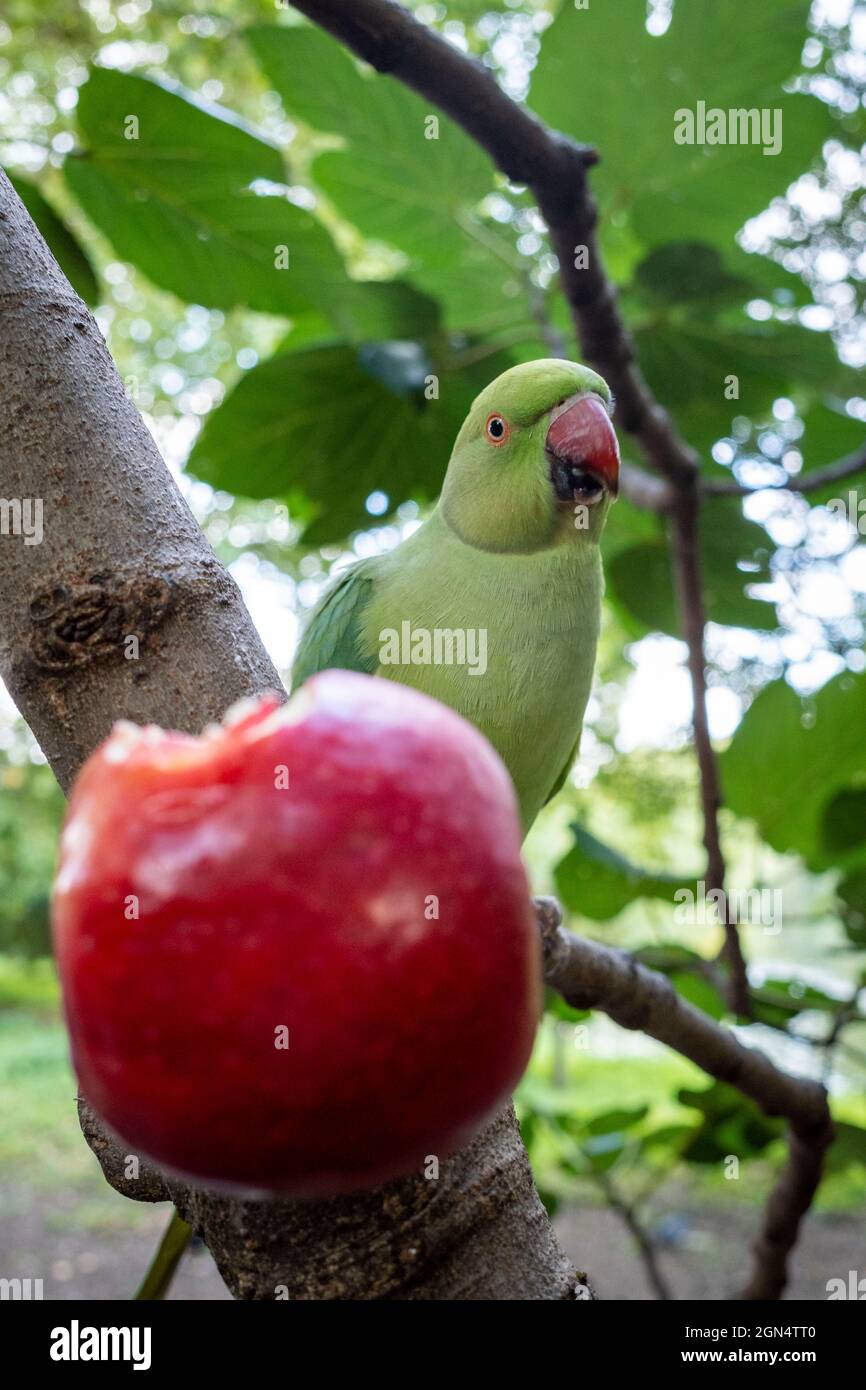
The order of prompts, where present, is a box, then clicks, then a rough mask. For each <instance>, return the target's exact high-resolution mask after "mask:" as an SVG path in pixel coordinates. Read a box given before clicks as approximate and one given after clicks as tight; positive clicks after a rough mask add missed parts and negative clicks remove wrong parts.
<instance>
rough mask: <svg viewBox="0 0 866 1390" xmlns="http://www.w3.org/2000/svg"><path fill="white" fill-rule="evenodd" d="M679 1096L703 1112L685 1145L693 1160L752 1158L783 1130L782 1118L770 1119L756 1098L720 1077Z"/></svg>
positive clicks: (721, 1160) (685, 1102)
mask: <svg viewBox="0 0 866 1390" xmlns="http://www.w3.org/2000/svg"><path fill="white" fill-rule="evenodd" d="M677 1099H678V1100H679V1101H680V1103H681V1104H682V1105H686V1106H689V1107H691V1108H693V1109H695V1110H699V1111H700V1112H701V1116H702V1120H701V1124H700V1125H699V1126H698V1128H697V1129H696V1130H695V1132H694V1135H693V1137H692V1139H691V1140H689V1142H688V1143H687V1144H686V1145H685V1147H684V1149H683V1157H684V1158H687V1159H688V1160H689V1162H690V1163H722V1162H724V1160H725V1159H726V1158H728V1157H729V1156H730V1155H731V1154H734V1155H736V1157H737V1158H739V1159H741V1160H742V1159H747V1158H752V1157H755V1156H756V1155H758V1154H760V1153H761V1152H763V1150H764V1149H766V1148H767V1146H768V1145H769V1144H771V1143H772V1142H773V1141H774V1140H775V1139H777V1138H778V1137H779V1135H780V1134H781V1133H782V1129H783V1126H782V1124H781V1122H780V1121H778V1120H769V1119H767V1117H766V1116H765V1115H764V1114H763V1112H762V1111H761V1110H759V1108H758V1106H757V1105H755V1104H754V1102H753V1101H751V1100H747V1099H746V1097H745V1096H744V1095H742V1094H741V1093H740V1092H739V1091H737V1090H735V1089H734V1087H733V1086H727V1085H725V1084H724V1083H722V1082H720V1081H717V1082H715V1083H714V1084H713V1085H712V1086H710V1087H708V1088H707V1089H706V1090H704V1091H692V1090H681V1091H680V1092H679V1093H678V1096H677Z"/></svg>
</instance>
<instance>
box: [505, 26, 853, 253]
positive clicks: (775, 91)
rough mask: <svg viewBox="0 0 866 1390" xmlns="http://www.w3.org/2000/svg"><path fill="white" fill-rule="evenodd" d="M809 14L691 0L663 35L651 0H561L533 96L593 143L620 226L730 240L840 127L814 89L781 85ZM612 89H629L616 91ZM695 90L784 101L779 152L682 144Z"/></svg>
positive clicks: (553, 119) (713, 103)
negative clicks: (682, 124)
mask: <svg viewBox="0 0 866 1390" xmlns="http://www.w3.org/2000/svg"><path fill="white" fill-rule="evenodd" d="M808 14H809V2H808V0H764V3H762V4H760V5H751V6H746V7H744V6H743V5H742V3H741V0H688V4H679V5H675V6H674V11H673V18H672V21H671V24H670V27H669V29H668V30H667V32H666V33H665V34H664V35H662V36H660V37H659V36H652V35H650V34H649V33H648V32H647V29H646V17H647V6H646V3H645V0H617V3H616V4H615V5H592V6H590V7H589V8H588V9H586V10H577V9H575V8H574V6H572V5H563V6H562V8H561V9H560V11H559V14H558V16H557V18H556V20H555V21H554V23H553V24H552V25H551V26H550V28H549V29H547V30H545V32H544V35H543V38H542V43H541V54H540V57H539V61H538V65H537V67H536V69H535V72H534V73H533V77H532V86H531V90H530V97H529V101H530V105H531V106H532V107H533V108H534V109H535V110H536V111H537V112H538V114H539V115H540V116H541V117H542V118H543V119H544V120H546V121H548V122H549V123H550V124H552V125H553V126H555V127H557V128H559V129H560V130H564V131H566V132H567V133H568V134H570V135H572V136H575V137H576V138H578V139H580V140H583V141H586V142H588V143H590V144H595V145H596V146H597V147H598V148H599V150H600V151H601V154H602V156H603V159H602V163H601V165H600V166H599V168H598V169H596V170H593V175H592V178H593V186H594V188H595V190H596V193H597V196H598V199H599V204H600V206H601V208H602V209H603V210H604V211H605V213H606V215H607V216H608V217H609V218H615V222H614V224H613V228H612V230H613V231H614V232H615V233H616V234H617V235H618V236H619V237H620V238H626V237H627V236H628V233H629V232H631V233H632V234H636V236H637V237H638V238H639V239H640V240H641V241H643V242H644V244H645V245H648V246H652V245H660V244H662V243H664V242H667V241H671V240H674V239H676V240H685V239H689V240H690V239H695V240H699V241H703V242H711V243H714V244H715V245H723V244H724V243H726V242H727V241H728V240H729V239H730V238H731V237H732V235H733V233H734V232H735V231H736V230H737V229H738V228H739V227H741V226H742V224H743V223H744V222H745V221H746V220H747V218H749V217H751V216H753V215H754V214H756V213H758V212H760V211H762V209H763V208H765V207H766V206H767V204H768V203H769V202H770V200H771V198H772V197H773V196H774V195H777V194H778V195H781V194H783V193H784V192H785V190H786V188H787V186H788V184H789V183H791V182H792V180H793V179H794V178H795V177H796V176H797V175H798V174H800V173H802V172H803V171H804V170H805V169H807V168H808V166H809V163H810V161H811V160H812V158H813V157H815V156H816V155H817V154H818V153H819V152H820V149H821V144H822V142H823V140H824V139H826V138H827V136H828V133H829V132H830V131H831V130H832V129H833V124H832V119H831V117H830V115H829V113H828V110H827V108H826V107H824V106H823V105H822V104H821V103H820V102H819V101H817V100H816V99H814V98H812V97H808V96H804V95H800V94H796V93H795V94H786V93H784V92H783V90H782V84H783V82H785V81H786V79H788V78H789V77H791V76H792V74H793V73H794V72H795V71H796V70H797V69H798V68H799V63H800V53H801V49H802V46H803V41H804V39H805V37H806V21H807V18H808ZM614 90H615V91H617V92H619V93H620V94H622V93H625V92H627V93H628V100H622V99H619V100H611V93H612V91H614ZM698 102H703V103H704V104H705V106H706V107H707V108H711V107H716V108H722V109H724V110H725V111H728V110H730V109H746V110H750V109H758V110H760V109H762V108H766V109H767V110H768V111H772V110H774V109H779V110H780V111H781V112H782V131H783V141H782V149H781V151H780V152H779V153H778V154H776V155H774V156H767V155H764V153H763V148H762V146H761V145H760V144H726V145H710V144H692V145H686V144H677V143H676V141H675V139H674V132H675V128H676V124H677V120H676V113H677V111H679V110H681V109H684V108H685V109H689V110H691V111H696V110H697V105H698ZM638 111H639V112H640V119H639V120H636V119H635V112H638Z"/></svg>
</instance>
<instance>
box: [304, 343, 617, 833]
mask: <svg viewBox="0 0 866 1390" xmlns="http://www.w3.org/2000/svg"><path fill="white" fill-rule="evenodd" d="M610 411H611V396H610V391H609V390H608V387H607V385H606V383H605V382H604V381H603V380H602V378H601V377H600V376H598V375H597V374H596V373H595V372H593V371H590V370H589V368H587V367H583V366H580V365H579V364H578V363H576V362H568V361H563V360H560V359H557V358H550V359H543V360H540V361H537V362H527V363H524V364H522V365H521V366H517V367H512V368H510V369H509V370H508V371H506V372H503V374H502V375H501V376H499V377H497V379H496V380H495V381H493V382H492V383H491V384H490V385H489V386H488V387H486V388H485V390H483V391H482V392H481V394H480V395H479V396H478V397H477V399H476V400H475V402H474V403H473V405H472V408H471V410H470V411H469V414H468V416H467V417H466V420H465V421H464V423H463V425H462V427H461V429H460V431H459V433H458V435H457V439H456V441H455V444H454V449H453V452H452V454H451V459H450V462H449V464H448V470H447V473H446V475H445V481H444V483H443V486H442V493H441V496H440V498H439V502H438V503H437V505H436V507H435V508H434V509H433V511H432V513H431V514H430V516H429V517H428V518H427V520H426V521H425V522H424V523H423V525H421V526H420V527H419V528H418V529H417V530H416V531H415V532H414V533H413V534H412V535H410V536H409V537H407V539H406V540H404V541H403V542H402V544H401V545H400V546H398V547H397V548H396V549H395V550H393V551H390V552H388V553H386V554H383V555H378V556H376V557H375V558H372V559H368V560H362V561H361V562H360V563H358V564H355V565H353V566H352V567H351V568H350V569H348V570H346V571H345V572H344V573H343V574H341V575H340V578H339V580H338V581H337V583H336V584H335V585H334V586H333V587H332V588H331V589H330V591H329V592H327V593H326V594H325V596H324V598H323V599H322V600H321V602H320V603H319V605H318V607H317V608H316V609H315V610H314V612H313V614H312V617H311V619H310V622H309V625H308V626H307V629H306V631H305V633H304V635H303V637H302V639H301V643H300V646H299V649H298V653H297V657H296V660H295V665H294V671H293V682H292V685H293V689H296V688H297V687H298V686H300V685H302V684H303V682H304V681H305V680H306V679H307V678H308V677H309V676H311V675H313V674H314V673H315V672H316V671H321V670H324V669H326V668H328V667H342V668H344V669H348V670H355V671H365V672H368V673H369V674H371V675H373V674H374V675H378V676H385V677H388V678H389V679H391V680H395V681H401V682H402V683H403V684H405V685H411V686H414V687H415V689H417V690H421V691H424V692H425V693H426V694H428V695H432V696H433V697H435V698H436V699H438V700H441V701H442V702H443V703H444V704H446V705H450V706H451V707H452V708H453V709H455V710H457V711H458V712H459V713H460V714H462V715H463V716H464V718H466V719H468V720H470V721H471V722H472V723H473V724H475V725H476V726H477V727H478V728H479V729H480V730H481V731H482V733H483V734H485V736H486V737H487V738H488V739H489V741H490V742H491V743H492V744H493V746H494V748H495V749H496V750H497V751H498V753H499V755H500V757H501V758H502V759H503V761H504V763H505V765H506V767H507V768H508V771H509V772H510V774H511V778H512V781H513V782H514V786H515V790H516V792H517V798H518V802H519V805H520V814H521V818H522V821H523V826H524V830H525V831H526V830H528V829H529V827H530V826H531V824H532V822H533V820H534V819H535V817H536V815H537V814H538V812H539V810H540V809H541V807H542V806H543V805H544V804H545V803H546V802H547V801H548V800H549V799H550V797H551V796H552V795H553V794H554V793H555V792H556V791H558V790H559V788H560V787H561V786H562V784H563V782H564V781H565V779H566V777H567V775H568V771H569V769H570V767H571V764H572V762H573V760H574V758H575V755H576V753H577V747H578V743H579V741H580V733H581V726H582V723H583V716H584V711H585V709H586V703H587V700H588V698H589V693H590V686H591V683H592V673H593V666H594V663H595V651H596V643H597V639H598V631H599V623H600V616H601V597H602V590H603V578H602V567H601V558H600V553H599V538H600V536H601V532H602V528H603V526H604V521H605V516H606V514H607V511H608V509H609V506H610V503H611V500H612V499H613V498H614V497H615V496H616V493H617V490H618V485H619V449H618V446H617V440H616V435H615V433H614V429H613V426H612V424H611V421H610Z"/></svg>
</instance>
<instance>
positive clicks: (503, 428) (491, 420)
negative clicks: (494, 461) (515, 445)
mask: <svg viewBox="0 0 866 1390" xmlns="http://www.w3.org/2000/svg"><path fill="white" fill-rule="evenodd" d="M485 433H486V435H487V438H488V439H489V440H490V443H491V444H504V443H505V442H506V440H507V439H508V436H509V434H510V433H511V427H510V426H509V424H508V421H507V420H503V418H502V416H501V415H488V417H487V425H486V426H485Z"/></svg>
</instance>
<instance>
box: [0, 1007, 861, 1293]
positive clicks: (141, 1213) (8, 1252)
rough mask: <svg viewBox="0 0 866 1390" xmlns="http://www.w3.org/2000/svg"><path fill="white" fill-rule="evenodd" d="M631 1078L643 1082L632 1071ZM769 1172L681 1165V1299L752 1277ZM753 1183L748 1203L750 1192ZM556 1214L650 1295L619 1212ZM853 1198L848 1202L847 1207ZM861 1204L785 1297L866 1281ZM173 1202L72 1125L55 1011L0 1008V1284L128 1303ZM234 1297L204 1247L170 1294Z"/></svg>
mask: <svg viewBox="0 0 866 1390" xmlns="http://www.w3.org/2000/svg"><path fill="white" fill-rule="evenodd" d="M629 1079H630V1082H631V1083H632V1084H636V1083H639V1084H640V1085H644V1084H645V1083H644V1081H643V1079H642V1075H641V1072H640V1069H639V1068H637V1067H636V1066H635V1064H632V1066H631V1068H630V1077H629ZM771 1178H772V1173H771V1172H770V1171H769V1169H768V1170H767V1171H766V1172H756V1173H755V1174H754V1178H753V1180H752V1181H750V1182H749V1183H748V1184H747V1185H743V1187H742V1188H740V1193H738V1194H735V1193H733V1192H732V1185H731V1184H724V1183H716V1184H715V1185H713V1183H712V1182H708V1181H707V1178H706V1175H703V1176H702V1175H701V1174H700V1173H698V1174H696V1173H694V1172H693V1171H691V1170H686V1169H684V1168H683V1169H681V1170H678V1171H676V1172H674V1173H672V1174H671V1175H670V1177H669V1178H668V1179H667V1181H666V1183H665V1185H664V1187H663V1188H662V1189H661V1190H660V1192H659V1193H657V1194H656V1197H655V1199H654V1205H653V1213H652V1218H651V1219H652V1227H653V1232H654V1235H655V1237H656V1239H657V1241H658V1242H659V1244H660V1247H661V1248H660V1254H659V1257H658V1258H659V1264H660V1267H661V1270H662V1272H663V1274H664V1276H665V1278H666V1279H667V1281H668V1283H669V1285H670V1287H671V1290H672V1293H673V1296H674V1297H679V1298H688V1299H694V1298H698V1299H719V1298H725V1297H727V1296H729V1294H730V1293H731V1291H732V1290H735V1289H736V1288H737V1287H738V1286H739V1285H740V1284H742V1283H743V1282H744V1280H745V1277H746V1274H747V1270H748V1248H749V1244H750V1241H751V1239H752V1237H753V1235H754V1233H755V1231H756V1229H757V1225H758V1221H759V1219H760V1209H761V1201H762V1199H763V1195H764V1193H765V1191H766V1187H767V1184H768V1183H769V1181H770V1180H771ZM746 1186H747V1188H748V1200H744V1199H743V1196H741V1195H740V1194H743V1193H744V1192H745V1190H746ZM576 1195H577V1197H578V1200H577V1201H576V1202H575V1203H573V1204H565V1205H564V1206H563V1207H561V1208H560V1211H559V1212H558V1214H557V1228H558V1231H559V1234H560V1238H561V1240H562V1242H563V1244H564V1246H565V1248H566V1249H567V1251H568V1253H569V1254H570V1256H571V1257H572V1258H573V1260H574V1262H575V1264H576V1265H577V1266H578V1267H579V1268H580V1269H586V1270H588V1272H589V1274H590V1277H591V1279H592V1281H593V1283H594V1284H595V1286H596V1288H597V1290H598V1293H599V1295H600V1296H601V1297H602V1298H605V1299H613V1300H619V1299H623V1300H630V1299H646V1298H650V1297H652V1296H653V1294H652V1290H651V1287H650V1284H649V1280H648V1278H647V1274H646V1270H645V1268H644V1266H643V1265H642V1264H641V1262H640V1260H639V1258H638V1257H637V1255H636V1253H635V1247H634V1243H633V1240H632V1237H631V1235H630V1234H629V1232H628V1231H627V1230H626V1229H625V1228H624V1226H623V1224H622V1222H621V1220H620V1218H619V1217H618V1216H616V1215H615V1214H614V1213H613V1212H611V1211H610V1210H609V1209H607V1208H606V1207H604V1206H603V1205H600V1204H598V1201H597V1199H596V1197H595V1195H594V1192H593V1191H592V1190H586V1191H581V1192H580V1193H579V1194H576ZM850 1196H851V1194H850V1192H849V1193H848V1198H849V1199H850ZM864 1216H866V1207H864V1204H863V1202H862V1196H860V1197H859V1198H858V1200H857V1201H856V1203H855V1204H854V1205H853V1206H852V1204H851V1202H850V1200H848V1201H847V1206H846V1209H845V1210H844V1211H842V1212H840V1211H838V1210H833V1209H832V1207H831V1209H825V1210H819V1211H818V1212H816V1213H813V1214H811V1215H810V1216H809V1218H808V1221H807V1223H806V1227H805V1230H804V1234H803V1238H802V1241H801V1243H800V1245H799V1247H798V1250H797V1254H796V1259H795V1261H794V1266H793V1280H792V1284H791V1288H790V1291H789V1295H788V1296H789V1297H791V1298H795V1299H809V1300H812V1299H824V1298H826V1296H827V1294H826V1284H827V1280H828V1279H830V1278H836V1277H842V1278H844V1279H847V1277H848V1272H849V1271H850V1270H856V1271H858V1277H859V1276H862V1275H863V1273H864V1262H866V1234H864V1233H866V1221H864ZM167 1220H168V1208H167V1207H165V1206H150V1205H146V1204H144V1203H138V1202H130V1201H128V1200H127V1199H125V1198H123V1197H120V1196H119V1195H118V1194H117V1193H115V1192H113V1191H112V1190H111V1189H110V1188H109V1187H108V1186H107V1185H106V1184H105V1182H104V1181H103V1178H102V1175H101V1172H100V1170H99V1166H98V1164H97V1162H96V1160H95V1158H94V1157H93V1155H92V1154H91V1153H90V1151H89V1149H88V1148H87V1146H86V1144H85V1143H84V1141H83V1139H82V1138H81V1135H80V1132H79V1130H78V1126H77V1122H76V1118H75V1083H74V1078H73V1076H72V1072H71V1069H70V1067H69V1062H68V1057H67V1047H66V1037H65V1033H64V1030H63V1027H62V1024H61V1023H60V1020H59V1018H58V1017H57V1015H56V1010H55V1009H54V1007H53V1006H52V1007H47V1008H44V1009H41V1008H39V1007H38V1006H37V1007H35V1008H28V1009H20V1008H12V1009H2V1008H0V1252H2V1256H0V1277H5V1278H31V1279H39V1278H41V1279H42V1280H43V1281H44V1296H45V1298H47V1299H88V1300H89V1299H119V1300H125V1299H128V1298H130V1297H131V1296H132V1295H133V1294H134V1292H135V1289H136V1287H137V1285H138V1282H139V1281H140V1279H141V1277H142V1275H143V1273H144V1271H145V1269H146V1268H147V1265H148V1262H149V1260H150V1258H151V1256H152V1254H153V1252H154V1250H155V1248H156V1246H157V1244H158V1241H159V1238H160V1235H161V1233H162V1231H163V1229H164V1228H165V1225H166V1223H167ZM171 1297H172V1298H177V1299H219V1298H228V1297H229V1294H228V1291H227V1290H226V1288H225V1286H224V1284H223V1282H222V1280H221V1279H220V1276H219V1274H218V1273H217V1271H216V1268H215V1266H214V1264H213V1261H212V1260H211V1258H210V1255H209V1254H208V1252H207V1251H206V1250H205V1249H203V1248H202V1247H200V1246H199V1247H197V1248H195V1249H194V1250H193V1251H192V1252H191V1253H190V1254H189V1255H188V1256H187V1257H186V1259H185V1260H184V1262H183V1265H182V1267H181V1270H180V1273H179V1275H178V1277H177V1279H176V1280H175V1283H174V1286H173V1288H172V1292H171Z"/></svg>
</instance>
